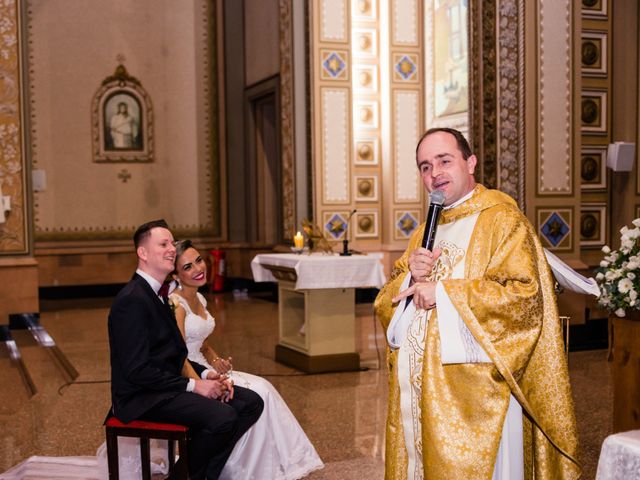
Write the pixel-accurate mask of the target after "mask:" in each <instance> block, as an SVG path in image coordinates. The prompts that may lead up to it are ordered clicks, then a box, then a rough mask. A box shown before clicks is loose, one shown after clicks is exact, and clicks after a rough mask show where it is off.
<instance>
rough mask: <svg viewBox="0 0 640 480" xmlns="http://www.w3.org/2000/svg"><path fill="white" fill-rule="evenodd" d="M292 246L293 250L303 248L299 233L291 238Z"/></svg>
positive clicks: (302, 239) (302, 238)
mask: <svg viewBox="0 0 640 480" xmlns="http://www.w3.org/2000/svg"><path fill="white" fill-rule="evenodd" d="M293 246H294V247H295V248H299V249H302V248H303V247H304V237H303V236H302V234H301V233H300V232H298V233H296V234H295V235H294V237H293Z"/></svg>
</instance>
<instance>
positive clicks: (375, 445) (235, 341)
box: [0, 293, 612, 480]
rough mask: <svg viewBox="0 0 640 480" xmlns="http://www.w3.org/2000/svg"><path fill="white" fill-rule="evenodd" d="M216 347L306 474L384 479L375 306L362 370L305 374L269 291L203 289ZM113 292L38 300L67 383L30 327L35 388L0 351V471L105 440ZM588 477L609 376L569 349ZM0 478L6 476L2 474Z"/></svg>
mask: <svg viewBox="0 0 640 480" xmlns="http://www.w3.org/2000/svg"><path fill="white" fill-rule="evenodd" d="M208 298H209V302H210V307H211V309H212V310H213V312H214V313H215V316H216V321H217V327H216V331H215V334H214V336H215V340H214V344H215V346H216V349H217V350H218V352H219V353H222V354H224V355H231V356H233V358H234V366H235V369H236V370H239V371H249V372H251V373H255V374H258V375H263V376H265V377H266V378H268V379H269V380H270V381H271V382H272V383H273V385H274V386H275V387H276V388H277V389H278V390H279V391H280V393H281V394H282V396H283V397H284V399H285V400H286V401H287V403H288V404H289V407H290V408H291V410H292V412H293V413H294V415H295V416H296V417H297V418H298V420H299V422H300V424H301V425H302V427H303V428H304V430H305V431H306V433H307V435H308V436H309V438H310V439H311V441H312V442H313V444H314V445H315V447H316V449H317V451H318V453H319V454H320V456H321V457H322V459H323V460H324V462H325V468H324V469H323V470H320V471H318V472H314V473H312V474H311V475H310V476H309V477H308V478H309V479H311V480H324V479H326V480H330V479H340V480H346V479H354V480H355V479H363V478H366V479H368V480H376V479H382V478H383V476H384V457H383V454H384V423H385V414H386V398H387V374H386V371H385V370H384V364H382V368H380V367H381V363H380V359H381V358H383V356H384V342H385V341H384V337H383V334H382V332H381V329H380V327H379V325H377V324H376V322H375V321H374V318H373V317H372V306H371V304H366V303H365V304H358V305H357V315H358V318H357V333H358V334H357V343H358V350H359V351H360V354H361V360H362V362H361V364H362V366H363V367H366V369H363V371H360V372H350V373H333V374H319V375H304V374H301V373H300V372H298V371H296V370H293V369H291V368H288V367H286V366H284V365H281V364H279V363H276V362H275V360H274V346H275V344H276V340H277V314H278V311H277V304H276V303H274V302H273V301H272V299H268V298H265V297H259V296H252V297H247V296H246V295H236V296H234V295H232V294H230V293H226V294H218V295H209V296H208ZM109 303H110V300H109V299H86V300H56V301H47V302H43V304H42V310H43V313H42V315H41V324H42V325H43V326H44V327H45V328H46V329H47V331H48V332H49V333H50V334H51V336H52V337H53V338H54V339H55V341H56V342H57V344H58V346H59V348H60V349H61V351H62V352H63V353H64V354H65V355H66V357H67V358H68V360H69V361H70V362H71V364H72V365H73V367H74V368H75V369H76V370H77V371H78V372H79V376H78V378H77V379H76V381H75V382H74V383H73V384H69V383H68V382H69V378H68V376H67V375H66V374H65V373H64V370H63V369H62V368H61V366H60V363H59V362H58V360H57V359H56V358H55V356H53V355H52V354H51V353H50V351H48V350H47V349H44V348H42V347H40V346H37V345H36V344H35V342H34V341H33V340H32V339H31V337H30V335H29V334H28V332H26V331H23V332H18V333H17V334H15V335H14V336H15V339H16V343H17V345H18V347H19V348H20V351H21V352H22V356H23V360H24V363H25V365H26V366H27V368H28V370H29V373H30V375H31V377H32V380H33V383H34V385H35V387H36V388H37V394H36V395H34V396H32V397H30V396H29V395H28V391H27V389H26V388H25V386H24V382H23V380H22V378H21V376H20V373H19V371H18V369H16V368H15V367H14V366H13V363H12V362H11V361H10V359H9V357H8V353H7V352H6V351H5V350H3V349H0V362H1V365H2V367H1V368H0V385H2V388H1V389H0V472H4V471H6V470H8V469H10V468H11V467H12V466H14V465H16V464H18V463H20V462H22V461H23V460H25V459H26V458H28V457H30V456H32V455H40V456H80V455H86V456H92V455H95V451H96V449H97V447H98V446H99V445H100V444H101V443H102V442H103V439H104V431H103V427H102V421H103V419H104V416H105V414H106V412H107V410H108V408H109V405H110V393H109V383H108V381H109V345H108V340H107V328H106V317H107V313H108V308H109ZM570 370H571V381H572V385H573V392H574V397H575V401H576V411H577V416H578V423H579V429H580V435H581V442H582V453H583V457H582V460H583V462H584V476H583V478H585V479H592V478H594V477H595V470H596V466H597V461H598V453H599V451H600V446H601V444H602V441H603V439H604V438H605V437H606V436H607V435H608V434H609V433H611V422H612V416H611V409H612V399H611V374H610V366H609V364H608V363H607V362H606V352H605V351H602V350H597V351H590V352H576V353H571V354H570ZM0 478H2V475H0Z"/></svg>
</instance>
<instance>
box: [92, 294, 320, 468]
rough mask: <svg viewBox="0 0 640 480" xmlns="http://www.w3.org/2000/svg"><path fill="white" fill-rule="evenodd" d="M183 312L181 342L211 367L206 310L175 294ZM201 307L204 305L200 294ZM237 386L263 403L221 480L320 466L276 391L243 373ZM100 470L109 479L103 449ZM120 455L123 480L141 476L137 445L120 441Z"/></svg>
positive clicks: (161, 453) (160, 455)
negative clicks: (193, 308) (206, 343)
mask: <svg viewBox="0 0 640 480" xmlns="http://www.w3.org/2000/svg"><path fill="white" fill-rule="evenodd" d="M171 298H172V299H173V300H174V301H175V302H179V303H180V305H181V306H182V307H183V308H184V310H185V312H186V317H185V336H186V338H185V342H186V344H187V349H188V350H189V359H190V360H193V361H195V362H198V363H199V364H201V365H204V366H207V367H209V368H213V367H211V366H210V365H209V363H208V362H207V360H206V359H205V357H204V355H203V354H202V352H201V351H200V349H201V348H202V344H203V342H204V341H205V340H206V339H207V337H208V336H209V335H211V333H212V332H213V329H214V328H215V320H214V318H213V316H212V315H211V314H210V313H209V312H208V311H207V318H202V317H200V316H198V315H196V314H194V313H193V312H192V311H191V309H190V308H189V305H188V304H187V302H186V301H185V300H184V299H183V298H182V297H180V296H179V295H175V294H174V295H172V296H171ZM198 299H199V300H200V302H201V303H202V305H203V306H204V307H205V311H206V306H207V301H206V300H205V298H204V297H203V296H202V295H201V294H199V293H198ZM231 377H232V378H233V382H234V384H235V385H240V386H241V387H245V388H250V389H251V390H253V391H254V392H256V393H257V394H258V395H260V397H262V399H263V400H264V411H263V412H262V415H261V416H260V418H259V419H258V421H257V422H256V423H255V425H253V426H252V427H251V428H250V429H249V430H248V431H247V433H245V434H244V435H243V436H242V437H241V438H240V440H238V443H236V446H235V447H234V449H233V452H231V456H230V457H229V460H227V463H226V465H225V467H224V469H223V470H222V473H221V474H220V480H297V479H299V478H302V477H304V476H306V475H308V474H309V473H311V472H312V471H314V470H318V469H321V468H322V467H324V464H323V463H322V460H321V459H320V457H319V456H318V454H317V452H316V450H315V448H314V447H313V445H312V444H311V442H310V441H309V439H308V438H307V436H306V435H305V433H304V431H303V430H302V427H300V424H299V423H298V421H297V420H296V418H295V417H294V416H293V414H292V413H291V410H289V407H287V404H286V403H285V401H284V400H283V399H282V397H281V396H280V394H279V393H278V391H277V390H276V389H275V388H274V386H273V385H271V383H269V382H268V381H267V380H265V379H264V378H262V377H258V376H256V375H251V374H250V373H245V372H236V371H233V372H232V373H231ZM166 445H167V442H166V440H154V441H152V442H151V463H152V465H151V469H152V473H154V474H155V473H165V474H166V473H167V470H168V469H167V450H166ZM97 457H98V467H99V471H100V473H101V477H102V478H106V476H107V471H108V470H107V458H106V445H105V444H104V443H103V444H102V445H101V446H100V448H99V449H98V452H97ZM118 457H119V464H120V479H121V480H137V479H139V478H142V474H141V466H140V443H139V441H138V439H136V438H124V437H120V438H119V439H118Z"/></svg>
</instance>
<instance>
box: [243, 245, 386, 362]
mask: <svg viewBox="0 0 640 480" xmlns="http://www.w3.org/2000/svg"><path fill="white" fill-rule="evenodd" d="M381 259H382V254H379V253H370V254H368V255H352V256H346V257H343V256H340V255H337V254H334V255H326V254H320V253H318V254H316V253H314V254H310V255H307V254H300V255H298V254H293V253H291V254H290V253H284V254H275V253H274V254H260V255H256V256H255V258H254V259H253V260H252V261H251V271H252V273H253V278H254V280H255V281H256V282H274V281H277V282H278V344H277V345H276V360H277V361H279V362H281V363H284V364H286V365H289V366H292V367H295V368H297V369H299V370H303V371H305V372H309V373H319V372H335V371H349V370H358V369H359V368H360V355H359V354H358V352H357V351H356V340H355V289H356V288H364V287H376V288H381V287H382V286H383V285H384V283H385V281H386V279H385V276H384V272H383V268H382V263H381Z"/></svg>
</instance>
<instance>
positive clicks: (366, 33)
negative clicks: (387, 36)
mask: <svg viewBox="0 0 640 480" xmlns="http://www.w3.org/2000/svg"><path fill="white" fill-rule="evenodd" d="M352 36H353V39H352V44H351V48H353V55H354V56H360V57H375V56H377V54H378V41H377V38H378V36H377V32H376V30H375V29H373V28H354V29H353V30H352Z"/></svg>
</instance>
